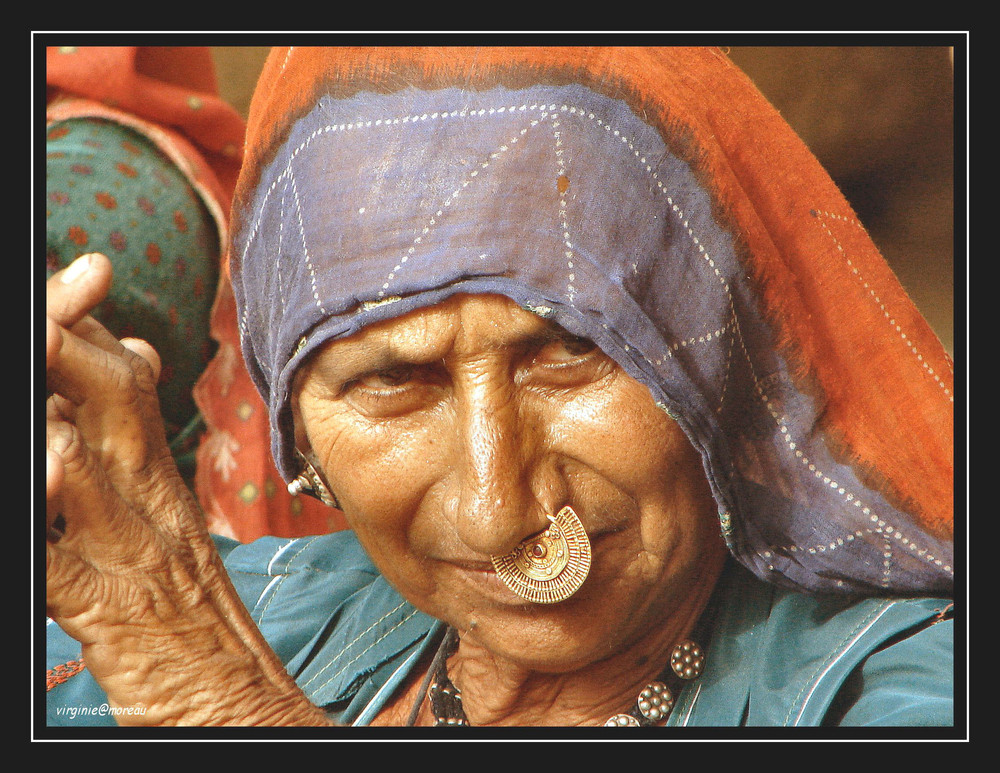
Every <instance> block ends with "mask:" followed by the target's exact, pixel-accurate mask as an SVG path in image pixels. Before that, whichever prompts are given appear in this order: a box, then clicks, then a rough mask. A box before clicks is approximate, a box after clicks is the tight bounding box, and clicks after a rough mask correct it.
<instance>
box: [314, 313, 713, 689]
mask: <svg viewBox="0 0 1000 773" xmlns="http://www.w3.org/2000/svg"><path fill="white" fill-rule="evenodd" d="M296 386H297V388H296V400H295V402H294V406H295V417H296V433H297V442H298V445H299V447H300V448H311V450H312V451H313V453H314V454H315V456H316V458H317V459H318V461H319V462H320V464H321V465H322V467H323V470H324V472H325V474H326V477H327V480H328V481H329V483H330V485H331V488H332V489H333V490H334V491H335V492H336V495H337V497H338V498H339V500H340V503H341V505H342V507H343V509H344V512H345V514H346V516H347V519H348V521H349V523H350V525H351V527H352V528H353V529H354V530H355V531H356V533H357V536H358V538H359V539H360V540H361V542H362V544H363V545H364V546H365V548H366V549H367V551H368V552H369V555H370V556H371V557H372V559H373V560H374V561H375V563H376V564H377V565H378V567H379V568H380V569H381V570H382V571H383V572H384V574H385V575H386V577H387V579H388V580H389V581H390V582H392V583H393V585H395V586H396V588H398V589H399V590H400V591H401V592H402V593H403V594H404V595H405V596H406V597H407V598H408V599H409V600H410V601H411V602H413V603H414V604H415V605H416V606H417V607H419V608H420V609H422V610H424V611H426V612H428V613H429V614H431V615H433V616H435V617H437V618H439V619H442V620H445V621H447V622H449V623H451V624H453V625H455V626H456V627H457V628H459V630H460V631H462V632H463V635H464V636H466V637H469V636H471V637H475V638H476V639H477V640H478V641H479V642H480V643H481V644H483V645H484V646H486V647H487V648H488V649H490V650H492V651H494V652H496V653H497V654H500V655H502V656H504V657H508V658H512V659H514V660H517V661H521V662H524V663H525V665H529V666H531V667H538V668H543V669H552V670H558V669H560V668H570V667H573V666H579V665H582V664H586V663H588V662H593V661H595V660H599V659H601V658H604V657H607V656H608V655H609V654H610V653H612V652H616V651H619V650H620V649H621V648H623V647H627V646H629V645H630V644H632V643H634V642H636V641H638V640H639V639H640V638H642V637H643V636H645V635H647V634H648V633H649V632H650V631H651V630H654V629H655V628H656V627H657V626H659V625H661V624H662V623H661V621H662V620H664V619H665V616H667V615H669V614H670V613H671V612H672V611H673V610H674V609H676V608H677V606H678V605H682V604H683V603H684V600H685V599H686V598H688V597H689V595H690V593H691V592H692V591H693V589H695V588H696V587H698V586H699V585H703V584H706V583H708V584H710V583H711V582H713V581H714V579H715V572H716V571H717V570H718V565H719V562H720V556H721V555H722V551H723V550H724V548H723V547H722V545H721V541H720V540H719V537H718V527H717V524H716V519H715V504H714V501H713V500H712V498H711V495H710V492H709V490H708V484H707V482H706V480H705V476H704V472H703V468H702V466H701V461H700V457H699V455H698V454H697V453H696V451H695V450H694V449H693V448H692V446H691V445H690V443H689V442H688V440H687V438H686V436H685V435H684V434H683V432H682V431H681V430H680V429H679V428H678V427H677V425H676V424H675V423H674V422H673V421H672V420H670V419H669V417H668V416H667V415H666V414H665V413H664V412H663V411H661V410H660V409H658V408H657V407H656V406H655V405H654V404H653V400H652V398H651V396H650V394H649V391H648V390H647V389H646V388H645V387H644V386H643V385H641V384H639V383H638V382H637V381H635V380H634V379H632V378H631V377H629V376H628V375H627V374H626V373H625V372H624V371H622V370H621V368H619V367H618V366H617V364H615V363H614V362H613V361H612V360H611V359H610V358H608V357H607V356H606V355H604V354H603V352H602V351H601V350H600V349H598V348H596V347H595V346H594V345H593V344H592V343H591V342H589V341H586V340H582V339H578V338H574V337H572V336H570V335H568V334H567V333H566V332H565V331H563V330H562V329H561V328H559V327H557V326H555V325H553V324H552V323H550V322H547V321H546V320H544V319H542V318H540V317H538V316H536V315H534V314H531V313H529V312H527V311H524V310H523V309H521V308H519V307H518V306H517V305H516V304H514V303H513V302H512V301H510V300H508V299H506V298H502V297H498V296H457V297H455V298H453V299H451V300H449V301H447V302H445V303H442V304H440V305H438V306H435V307H432V308H429V309H425V310H420V311H416V312H413V313H411V314H408V315H406V316H403V317H400V318H398V319H394V320H390V321H387V322H384V323H381V324H379V325H376V326H373V327H371V328H368V329H366V330H364V331H362V332H360V333H358V334H356V335H355V336H352V337H351V338H348V339H344V340H341V341H336V342H333V343H331V344H329V345H327V346H326V347H325V348H323V349H322V350H320V351H319V352H318V353H317V355H316V356H315V357H314V358H313V359H311V360H310V362H309V363H308V364H307V365H306V366H305V367H304V368H303V369H301V370H300V372H299V375H298V378H297V382H296ZM567 504H568V505H571V506H572V507H573V508H574V510H575V511H576V513H577V515H578V516H579V517H580V520H581V521H582V522H583V525H584V528H585V529H586V531H587V534H588V535H589V537H590V540H591V545H592V550H593V566H592V568H591V571H590V576H589V577H588V579H587V581H586V582H585V583H584V585H583V586H582V588H581V589H580V590H579V591H577V593H576V594H575V595H574V596H572V598H570V599H569V600H567V601H564V602H562V603H559V604H551V605H537V604H531V603H529V602H527V601H524V600H523V599H521V598H519V597H517V596H516V595H514V594H513V593H512V592H511V591H509V590H508V589H507V588H506V587H504V586H503V584H502V583H501V582H500V581H499V579H498V578H497V576H496V575H495V573H494V571H493V568H492V564H491V561H490V556H491V555H499V554H503V553H507V552H508V551H510V550H511V549H513V548H514V547H515V546H516V545H517V544H518V543H519V542H520V541H521V540H522V539H524V538H525V537H527V536H529V535H532V534H535V533H537V532H539V531H541V530H543V529H545V528H546V527H547V526H548V525H549V522H548V520H547V519H546V515H547V514H554V513H556V512H557V511H558V510H559V509H560V508H561V507H563V506H564V505H567Z"/></svg>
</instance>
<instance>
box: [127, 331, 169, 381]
mask: <svg viewBox="0 0 1000 773" xmlns="http://www.w3.org/2000/svg"><path fill="white" fill-rule="evenodd" d="M120 343H121V345H122V346H124V347H125V348H126V349H128V350H129V351H130V352H133V353H135V354H137V355H139V356H140V357H142V359H143V360H145V361H146V363H147V364H148V365H149V368H150V371H151V372H152V374H153V382H154V383H155V382H157V381H158V380H159V378H160V368H161V364H160V355H159V353H158V352H157V351H156V349H154V348H153V346H152V344H150V343H149V342H148V341H144V340H142V339H141V338H123V339H122V340H121V342H120Z"/></svg>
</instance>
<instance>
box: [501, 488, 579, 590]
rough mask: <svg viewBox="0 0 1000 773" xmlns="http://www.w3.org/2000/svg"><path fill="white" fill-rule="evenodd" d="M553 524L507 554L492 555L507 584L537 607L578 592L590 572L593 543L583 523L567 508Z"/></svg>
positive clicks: (559, 513)
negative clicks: (591, 546)
mask: <svg viewBox="0 0 1000 773" xmlns="http://www.w3.org/2000/svg"><path fill="white" fill-rule="evenodd" d="M547 517H548V519H549V521H551V522H552V525H551V526H549V528H547V529H546V530H545V531H543V532H540V533H539V534H535V535H533V536H531V537H528V538H527V539H526V540H524V541H522V542H521V544H520V545H518V546H517V547H516V548H514V550H512V551H511V552H510V553H507V554H506V555H502V556H491V559H492V561H493V568H494V569H496V573H497V577H499V578H500V579H501V580H502V581H503V583H504V585H506V586H507V587H508V588H510V589H511V590H512V591H513V592H514V593H516V594H517V595H518V596H520V597H521V598H523V599H527V600H528V601H531V602H532V603H535V604H557V603H558V602H560V601H565V600H566V599H568V598H569V597H570V596H572V595H573V594H574V593H576V592H577V591H578V590H579V589H580V586H581V585H583V582H584V580H586V579H587V575H588V574H589V573H590V561H591V552H590V540H589V539H588V538H587V532H586V531H584V529H583V523H581V521H580V519H579V518H578V517H577V515H576V513H575V512H573V508H571V507H568V506H567V507H564V508H563V509H562V510H560V511H559V512H558V513H556V514H555V515H554V516H552V515H550V516H547Z"/></svg>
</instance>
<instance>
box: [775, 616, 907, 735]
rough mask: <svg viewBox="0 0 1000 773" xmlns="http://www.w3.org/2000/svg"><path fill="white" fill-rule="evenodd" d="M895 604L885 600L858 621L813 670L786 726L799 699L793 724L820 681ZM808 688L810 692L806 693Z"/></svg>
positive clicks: (792, 706)
mask: <svg viewBox="0 0 1000 773" xmlns="http://www.w3.org/2000/svg"><path fill="white" fill-rule="evenodd" d="M895 604H896V602H894V601H889V602H885V603H884V604H883V605H882V606H881V607H879V608H876V609H875V610H873V611H872V613H871V614H870V615H869V616H868V617H867V618H865V619H864V620H862V621H861V622H860V623H858V625H857V626H856V627H855V628H854V630H853V631H851V632H850V633H849V634H848V635H847V636H846V637H845V638H844V640H843V641H842V642H841V649H840V650H839V651H838V652H836V653H834V654H833V655H831V656H830V659H829V660H828V662H827V663H825V664H824V665H823V666H821V667H820V668H819V669H817V671H815V672H813V676H811V677H810V678H809V680H808V681H807V682H806V684H805V685H804V686H803V687H802V689H801V690H799V694H798V695H796V696H795V700H793V701H792V704H791V707H790V708H789V710H788V714H787V715H786V716H785V723H784V724H785V726H786V727H787V726H788V724H789V720H790V719H791V717H792V712H793V711H795V704H796V703H798V701H799V699H800V698H802V704H801V705H800V706H799V712H798V714H796V716H795V720H794V721H793V722H791V724H792V725H793V726H794V725H798V724H799V721H800V720H801V719H802V715H803V713H805V710H806V705H807V704H808V703H809V701H810V700H811V699H812V696H813V695H814V694H815V692H816V688H817V687H818V686H819V683H820V682H822V681H823V679H824V678H825V677H826V675H827V674H828V673H829V672H830V669H832V668H833V667H834V666H835V665H836V664H837V663H838V662H839V661H841V660H843V658H844V657H846V655H847V653H848V652H850V651H851V649H852V648H853V647H854V646H855V645H856V644H857V643H858V642H859V641H861V637H862V636H864V635H865V634H866V633H867V632H868V631H869V630H870V629H871V627H872V626H873V625H875V623H877V622H878V621H879V620H880V619H881V618H882V616H883V615H884V614H885V613H886V612H888V611H889V609H890V608H891V607H893V606H894V605H895ZM810 685H811V686H810ZM807 689H808V693H806V690H807ZM803 693H806V695H805V697H803Z"/></svg>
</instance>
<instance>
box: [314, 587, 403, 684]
mask: <svg viewBox="0 0 1000 773" xmlns="http://www.w3.org/2000/svg"><path fill="white" fill-rule="evenodd" d="M407 603H408V602H406V601H402V602H400V604H399V606H397V607H396V608H395V609H393V610H391V611H389V612H386V613H385V614H384V615H383V616H382V617H380V618H379V619H378V620H376V621H375V622H374V623H372V624H371V625H370V626H368V627H367V628H366V629H365V630H364V631H362V632H361V633H360V634H358V636H357V637H356V638H355V639H354V640H353V641H352V642H350V643H349V644H348V645H347V646H346V647H344V649H342V650H341V651H340V652H339V653H337V655H336V657H334V658H333V659H332V660H331V661H330V662H329V663H327V664H326V665H325V666H323V668H321V669H320V670H319V671H317V672H316V673H315V674H313V675H312V676H311V677H310V678H309V681H308V682H306V683H305V684H304V685H302V689H303V690H304V689H305V688H306V687H308V686H309V685H310V684H312V683H313V682H314V681H315V680H316V679H318V678H319V677H320V675H321V674H322V673H323V672H324V671H326V670H327V669H328V668H330V666H332V665H333V664H334V663H336V662H337V661H338V660H340V659H341V658H342V657H343V656H344V655H345V654H346V653H347V651H348V650H350V649H351V648H352V647H353V646H354V645H355V644H357V643H358V642H359V641H361V640H362V639H363V638H364V637H365V636H367V635H368V634H369V633H371V632H372V631H373V630H374V629H375V628H376V627H377V626H378V625H379V624H380V623H382V622H383V621H385V620H387V619H389V618H390V617H392V616H393V615H394V614H396V612H398V611H399V610H401V609H402V608H403V607H405V606H406V604H407ZM415 614H416V611H414V612H412V613H411V614H410V615H409V616H408V617H406V618H404V619H403V620H402V621H401V622H400V623H399V624H398V625H396V626H394V627H393V628H391V629H390V630H389V632H387V633H386V634H385V635H388V633H391V632H392V631H394V630H396V628H398V627H399V626H400V625H402V624H403V623H404V622H406V620H409V619H410V618H411V617H413V615H415ZM385 635H384V636H381V637H379V638H378V639H377V640H376V641H375V642H373V643H372V644H370V645H369V646H368V647H367V648H365V650H364V651H363V652H362V653H361V654H362V655H363V654H364V653H365V652H368V650H370V649H371V648H372V647H373V646H375V644H377V643H378V642H380V641H382V639H384V638H385ZM358 657H360V655H359V656H358ZM355 660H357V658H355ZM351 662H352V663H353V662H354V661H353V660H352V661H351ZM348 665H350V663H348ZM344 668H347V666H344ZM341 673H343V669H341V670H340V671H338V672H337V673H336V674H334V675H333V676H331V677H330V679H328V680H327V681H325V682H324V683H323V684H322V685H320V687H317V688H316V689H317V690H318V689H320V688H322V687H324V686H326V685H327V684H329V683H330V681H331V680H333V679H335V678H336V677H337V676H338V675H340V674H341Z"/></svg>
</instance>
